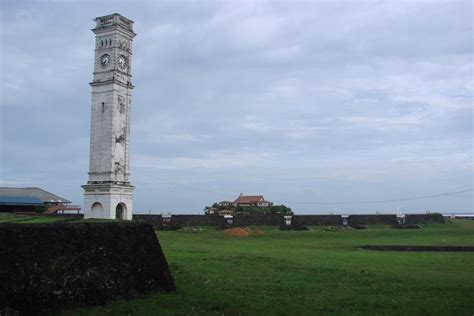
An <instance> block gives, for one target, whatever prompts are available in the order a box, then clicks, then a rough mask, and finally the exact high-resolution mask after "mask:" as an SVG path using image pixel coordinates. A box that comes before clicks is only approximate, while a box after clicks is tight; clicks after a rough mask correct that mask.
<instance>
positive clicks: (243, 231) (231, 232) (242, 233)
mask: <svg viewBox="0 0 474 316" xmlns="http://www.w3.org/2000/svg"><path fill="white" fill-rule="evenodd" d="M224 234H225V235H226V236H231V237H249V236H261V235H263V234H264V233H263V231H261V230H260V229H253V230H252V229H251V228H249V227H246V228H242V227H235V228H230V229H226V230H225V231H224Z"/></svg>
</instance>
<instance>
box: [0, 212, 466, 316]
mask: <svg viewBox="0 0 474 316" xmlns="http://www.w3.org/2000/svg"><path fill="white" fill-rule="evenodd" d="M58 220H64V219H58V218H54V217H53V218H51V217H41V216H38V217H16V216H13V217H11V216H10V217H8V215H1V216H0V222H16V223H41V222H51V221H58ZM68 220H70V219H68ZM260 229H262V230H263V232H264V235H262V236H255V237H247V238H236V237H228V236H225V235H224V233H223V232H222V231H217V230H214V229H212V228H206V229H203V230H202V231H193V230H180V231H158V232H157V235H158V238H159V240H160V242H161V245H162V247H163V249H164V251H165V254H166V256H167V258H168V262H169V264H170V267H171V270H172V273H173V276H174V278H175V281H176V285H177V288H178V290H177V292H175V293H167V294H166V293H157V294H152V295H149V296H147V297H143V298H139V299H134V300H130V301H117V302H113V303H111V304H109V305H106V306H99V307H94V308H87V309H75V310H68V311H64V312H63V313H62V315H104V314H105V315H295V314H296V315H298V314H299V315H315V314H328V315H382V314H383V315H386V314H391V315H472V314H473V313H474V253H446V252H444V253H443V252H441V253H434V252H376V251H369V250H362V249H359V248H357V247H358V246H361V245H389V244H390V245H458V246H474V221H452V222H448V223H447V224H444V225H424V226H422V229H417V230H394V229H390V228H388V227H384V226H369V229H366V230H343V231H328V230H327V228H325V227H312V228H311V230H310V231H300V232H294V231H293V232H292V231H278V230H277V229H276V228H274V227H267V228H260ZM130 273H133V271H130Z"/></svg>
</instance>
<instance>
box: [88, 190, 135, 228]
mask: <svg viewBox="0 0 474 316" xmlns="http://www.w3.org/2000/svg"><path fill="white" fill-rule="evenodd" d="M82 188H83V189H84V218H85V219H87V218H106V219H123V220H131V219H132V213H133V190H134V189H135V187H134V186H132V185H130V184H116V183H101V184H85V185H83V186H82Z"/></svg>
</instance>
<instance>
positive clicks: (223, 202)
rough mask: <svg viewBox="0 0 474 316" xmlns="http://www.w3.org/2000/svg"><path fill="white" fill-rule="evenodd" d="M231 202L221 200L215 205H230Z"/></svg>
mask: <svg viewBox="0 0 474 316" xmlns="http://www.w3.org/2000/svg"><path fill="white" fill-rule="evenodd" d="M232 204H233V203H232V202H231V201H221V202H219V203H217V206H231V205H232Z"/></svg>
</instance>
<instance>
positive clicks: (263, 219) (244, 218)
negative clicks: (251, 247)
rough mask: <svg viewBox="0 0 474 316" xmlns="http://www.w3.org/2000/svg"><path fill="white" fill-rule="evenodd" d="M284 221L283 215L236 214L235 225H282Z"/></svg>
mask: <svg viewBox="0 0 474 316" xmlns="http://www.w3.org/2000/svg"><path fill="white" fill-rule="evenodd" d="M283 223H284V218H283V216H282V215H270V214H267V215H264V214H252V215H235V216H234V223H233V225H234V226H236V227H239V226H280V225H282V224H283Z"/></svg>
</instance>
